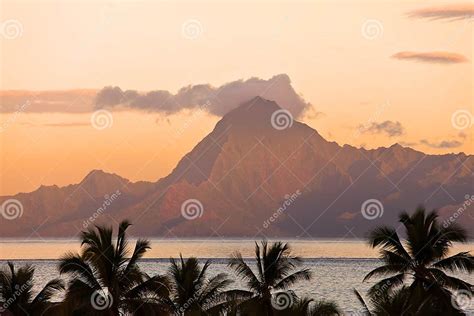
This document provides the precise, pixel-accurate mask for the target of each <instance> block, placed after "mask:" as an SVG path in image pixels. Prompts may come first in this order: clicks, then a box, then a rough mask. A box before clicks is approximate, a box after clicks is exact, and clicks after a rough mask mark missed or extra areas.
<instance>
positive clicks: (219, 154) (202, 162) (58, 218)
mask: <svg viewBox="0 0 474 316" xmlns="http://www.w3.org/2000/svg"><path fill="white" fill-rule="evenodd" d="M277 110H280V107H279V106H278V105H277V104H276V103H274V102H272V101H267V100H264V99H262V98H260V97H257V98H255V99H253V100H251V101H249V102H248V103H245V104H243V105H242V106H240V107H238V108H237V109H235V110H233V111H231V112H229V113H228V114H227V115H225V116H224V117H223V118H222V119H221V120H220V121H219V122H218V123H217V125H216V126H215V128H214V130H213V131H212V132H211V133H210V134H209V135H207V136H206V137H205V138H204V139H203V140H202V141H201V142H200V143H199V144H197V146H196V147H195V148H194V149H193V150H192V151H191V152H190V153H188V154H187V155H186V156H184V157H183V158H182V159H181V161H180V162H179V163H178V165H177V166H176V168H175V169H174V170H173V171H172V172H171V174H170V175H168V176H167V177H165V178H163V179H161V180H159V181H157V182H156V183H150V182H137V183H131V182H130V181H128V180H127V179H124V178H121V177H120V176H117V175H114V174H108V173H105V172H102V171H92V172H90V173H89V174H88V175H87V176H86V177H85V178H84V180H83V181H82V182H81V183H79V184H74V185H69V186H66V187H63V188H59V187H57V186H48V187H45V186H42V187H40V188H39V189H38V190H36V191H34V192H31V193H21V194H17V195H15V196H13V197H2V198H1V199H0V200H1V201H4V200H7V199H9V198H14V199H17V200H19V201H21V203H22V205H23V214H22V216H21V217H19V218H16V219H14V220H6V219H4V218H2V217H0V237H8V236H23V237H38V235H37V234H39V235H40V236H41V237H46V236H74V235H76V234H77V233H78V232H79V231H80V230H81V229H83V228H84V227H86V226H87V225H88V224H90V223H91V222H93V223H104V222H106V223H110V224H114V223H115V222H119V221H120V220H121V219H123V218H129V219H130V220H131V221H132V222H133V223H134V224H135V225H134V227H133V230H134V233H135V234H137V235H156V236H167V237H191V236H200V237H211V236H212V237H224V236H225V237H228V236H246V237H256V236H267V237H274V236H301V237H323V236H325V237H330V236H331V237H334V236H341V237H343V236H345V237H355V236H357V237H361V236H362V234H363V233H364V232H365V231H367V229H368V228H369V227H371V226H373V225H378V224H380V223H390V224H394V221H395V220H396V218H397V215H398V213H399V212H400V211H402V210H411V209H413V208H415V207H416V206H417V205H419V204H421V203H423V204H425V205H426V206H427V207H428V208H438V209H440V211H441V214H442V215H443V216H444V217H449V216H451V215H452V214H453V213H454V212H456V211H457V210H458V208H459V207H460V206H461V205H462V204H463V203H464V202H465V200H466V197H465V196H466V195H469V196H471V195H473V194H474V180H473V179H474V178H473V170H474V162H473V160H472V156H471V155H465V154H463V153H461V154H449V155H425V154H424V153H422V152H418V151H415V150H413V149H411V148H407V147H402V146H400V145H398V144H395V145H393V146H391V147H389V148H378V149H374V150H365V149H359V148H355V147H352V146H348V145H344V146H342V147H341V146H339V145H338V144H337V143H335V142H328V141H326V140H325V139H324V138H323V137H321V136H320V135H319V134H318V132H317V131H315V130H314V129H312V128H310V127H309V126H307V125H305V124H303V123H299V122H297V121H294V122H292V125H291V126H290V127H288V128H285V129H277V128H274V127H273V126H272V115H274V113H275V111H277ZM335 128H337V127H335ZM189 199H195V200H198V201H199V202H200V203H201V204H202V206H203V209H202V213H200V214H198V215H201V216H200V217H199V216H198V217H197V218H195V219H186V218H185V217H183V215H182V205H183V203H184V202H185V201H187V200H189ZM369 199H377V200H379V201H381V203H382V204H383V214H381V212H380V209H379V210H378V211H379V215H381V216H375V217H376V218H375V219H373V220H369V219H367V218H366V217H364V216H362V212H361V205H362V204H363V203H364V202H365V201H367V200H369ZM285 202H286V203H285ZM469 204H471V205H470V206H466V204H465V207H464V208H463V209H462V211H457V214H459V218H458V221H459V222H460V223H462V224H464V225H465V226H466V227H468V228H469V229H470V231H471V233H474V212H473V209H472V205H474V199H473V201H471V202H470V203H469ZM279 208H280V211H278V209H279ZM188 215H189V214H188ZM370 215H372V214H371V213H370V214H369V216H368V217H370ZM375 215H377V214H375ZM191 217H192V216H191Z"/></svg>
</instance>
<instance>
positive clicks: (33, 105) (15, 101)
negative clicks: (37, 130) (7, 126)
mask: <svg viewBox="0 0 474 316" xmlns="http://www.w3.org/2000/svg"><path fill="white" fill-rule="evenodd" d="M96 94H97V90H92V89H77V90H64V91H24V90H23V91H11V90H4V91H0V112H1V113H14V112H18V111H20V112H25V113H46V112H49V113H51V112H57V113H87V112H90V111H92V110H93V101H94V98H95V96H96Z"/></svg>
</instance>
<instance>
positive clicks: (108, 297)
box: [59, 221, 169, 315]
mask: <svg viewBox="0 0 474 316" xmlns="http://www.w3.org/2000/svg"><path fill="white" fill-rule="evenodd" d="M129 226H130V224H129V222H128V221H123V222H121V223H120V225H119V229H118V234H117V239H116V241H115V243H114V241H113V239H112V233H113V231H112V229H111V228H107V227H104V226H96V227H95V229H90V230H88V231H84V232H82V235H81V239H82V252H81V254H74V253H68V254H66V255H65V256H64V257H62V258H61V260H60V263H59V271H60V272H61V274H67V275H69V276H70V277H71V279H70V282H69V286H68V289H67V293H66V297H65V302H64V305H65V309H66V310H67V311H68V312H69V313H70V314H78V315H79V314H80V315H119V314H123V313H128V314H132V315H134V314H143V313H147V315H159V314H162V313H165V312H166V309H165V303H164V302H165V301H166V299H167V297H168V295H169V291H168V286H169V285H168V280H167V278H166V277H163V276H159V275H157V276H153V277H150V276H148V275H147V274H145V273H143V272H142V271H141V270H140V268H139V267H138V265H137V262H138V261H139V260H140V259H141V258H142V257H143V255H144V254H145V252H146V251H147V250H148V249H149V248H150V244H149V242H148V241H147V240H143V239H138V241H137V242H136V244H135V248H134V250H133V253H132V254H131V256H129V254H130V253H129V249H128V242H127V238H126V230H127V228H128V227H129ZM128 257H130V258H129V259H127V258H128Z"/></svg>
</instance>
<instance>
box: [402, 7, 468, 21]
mask: <svg viewBox="0 0 474 316" xmlns="http://www.w3.org/2000/svg"><path fill="white" fill-rule="evenodd" d="M408 16H410V17H412V18H424V19H431V20H451V21H454V20H462V19H472V18H473V17H474V4H473V3H467V4H449V5H445V6H436V7H427V8H422V9H418V10H413V11H411V12H408Z"/></svg>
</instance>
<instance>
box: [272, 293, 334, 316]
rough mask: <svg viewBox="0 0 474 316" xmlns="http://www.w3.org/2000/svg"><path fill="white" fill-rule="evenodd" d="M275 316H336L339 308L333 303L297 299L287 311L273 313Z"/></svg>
mask: <svg viewBox="0 0 474 316" xmlns="http://www.w3.org/2000/svg"><path fill="white" fill-rule="evenodd" d="M275 315H277V316H294V315H299V316H336V315H340V311H339V308H338V307H337V305H336V304H335V303H333V302H329V301H324V300H321V301H314V300H313V299H310V298H306V297H305V298H301V299H297V300H296V302H295V303H294V304H293V305H292V306H291V307H290V308H288V309H285V310H282V311H275Z"/></svg>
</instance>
